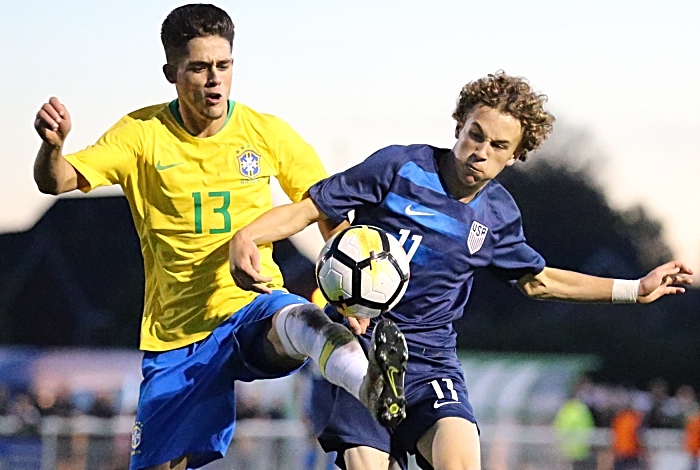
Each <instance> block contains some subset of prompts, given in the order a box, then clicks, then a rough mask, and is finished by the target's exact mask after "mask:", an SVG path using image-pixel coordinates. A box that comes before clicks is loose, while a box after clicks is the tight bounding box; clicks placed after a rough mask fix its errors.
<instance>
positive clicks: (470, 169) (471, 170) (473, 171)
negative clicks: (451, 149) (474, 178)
mask: <svg viewBox="0 0 700 470" xmlns="http://www.w3.org/2000/svg"><path fill="white" fill-rule="evenodd" d="M465 167H466V168H467V170H468V172H469V173H471V174H477V173H483V171H481V170H480V169H478V168H477V167H475V166H473V165H471V164H469V163H467V164H466V165H465Z"/></svg>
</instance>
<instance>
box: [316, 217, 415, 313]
mask: <svg viewBox="0 0 700 470" xmlns="http://www.w3.org/2000/svg"><path fill="white" fill-rule="evenodd" d="M409 276H410V272H409V261H408V257H407V256H406V252H405V251H404V250H403V248H402V247H401V244H400V243H399V241H398V240H397V239H396V238H395V237H394V236H392V235H391V234H389V233H386V232H385V231H384V230H382V229H380V228H377V227H372V226H369V225H357V226H353V227H349V228H347V229H345V230H343V231H341V232H339V233H337V234H336V235H335V236H334V237H333V238H331V239H330V240H328V242H327V243H326V246H325V247H324V248H323V250H322V251H321V254H320V255H319V257H318V261H317V263H316V281H317V282H318V287H319V289H320V290H321V293H322V294H323V296H324V297H325V298H326V300H327V301H328V303H330V304H331V305H333V306H334V307H335V308H337V309H338V311H339V312H340V313H342V314H343V315H345V316H348V317H357V318H374V317H376V316H377V315H380V314H382V313H384V312H386V311H388V310H391V309H392V308H393V307H394V306H395V305H396V304H397V303H398V302H399V300H401V297H403V295H404V293H405V292H406V287H408V279H409Z"/></svg>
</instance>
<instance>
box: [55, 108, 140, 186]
mask: <svg viewBox="0 0 700 470" xmlns="http://www.w3.org/2000/svg"><path fill="white" fill-rule="evenodd" d="M141 141H142V139H141V126H140V124H139V123H138V122H137V121H134V120H133V119H130V118H129V117H128V116H127V117H125V118H123V119H122V120H120V121H119V122H118V123H117V124H115V125H114V126H112V127H111V128H110V129H109V130H108V131H107V132H105V133H104V135H103V136H102V137H100V139H99V140H98V141H97V143H95V145H91V146H89V147H87V148H86V149H84V150H81V151H79V152H76V153H73V154H71V155H67V156H65V157H64V158H65V159H66V160H67V161H68V163H70V164H71V165H73V167H74V168H75V169H76V170H77V171H79V172H80V174H82V175H83V176H84V177H85V180H86V181H87V186H84V187H81V188H79V189H80V190H81V191H83V192H88V191H91V190H93V189H95V188H97V187H99V186H109V185H112V184H121V185H122V186H123V185H124V182H125V181H126V178H127V176H128V175H129V174H130V173H131V172H132V171H134V170H135V169H136V161H137V155H139V153H141Z"/></svg>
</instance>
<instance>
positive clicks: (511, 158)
mask: <svg viewBox="0 0 700 470" xmlns="http://www.w3.org/2000/svg"><path fill="white" fill-rule="evenodd" d="M518 158H520V154H518V153H514V154H513V156H511V157H510V160H508V161H507V162H506V166H513V164H514V163H515V162H517V161H518Z"/></svg>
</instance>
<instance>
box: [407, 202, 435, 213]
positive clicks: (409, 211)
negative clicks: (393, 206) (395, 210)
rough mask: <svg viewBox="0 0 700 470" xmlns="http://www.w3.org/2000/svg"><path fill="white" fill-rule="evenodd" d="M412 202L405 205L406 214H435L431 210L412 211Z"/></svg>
mask: <svg viewBox="0 0 700 470" xmlns="http://www.w3.org/2000/svg"><path fill="white" fill-rule="evenodd" d="M412 205H413V204H409V205H408V207H406V215H435V214H433V213H431V212H420V211H414V210H413V209H411V206H412Z"/></svg>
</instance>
